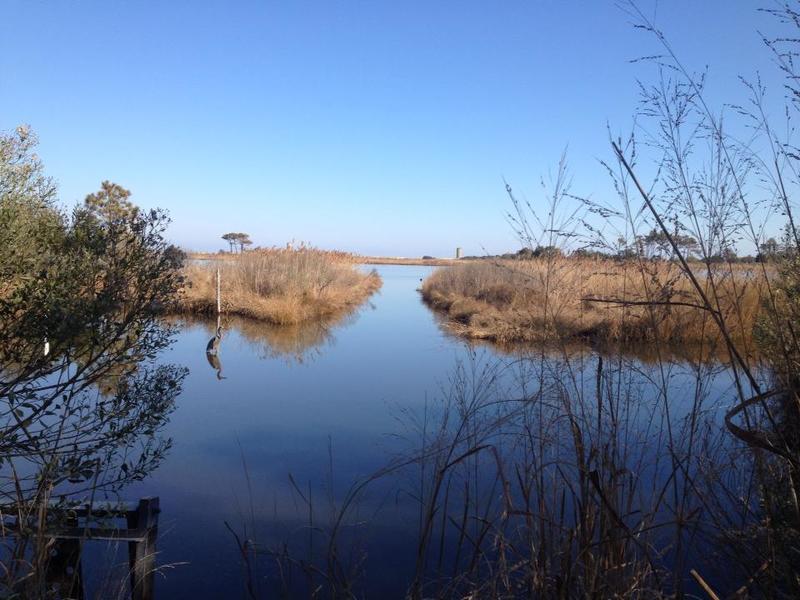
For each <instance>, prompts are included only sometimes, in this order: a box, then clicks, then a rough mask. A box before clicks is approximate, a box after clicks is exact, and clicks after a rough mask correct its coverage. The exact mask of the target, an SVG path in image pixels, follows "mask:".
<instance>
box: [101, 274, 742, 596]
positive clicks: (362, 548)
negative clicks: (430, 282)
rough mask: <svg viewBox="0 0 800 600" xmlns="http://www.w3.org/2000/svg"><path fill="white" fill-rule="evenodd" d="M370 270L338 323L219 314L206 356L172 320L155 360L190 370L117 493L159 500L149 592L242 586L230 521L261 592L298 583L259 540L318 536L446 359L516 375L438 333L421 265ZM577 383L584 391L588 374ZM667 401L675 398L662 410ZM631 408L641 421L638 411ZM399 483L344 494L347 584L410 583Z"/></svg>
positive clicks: (425, 403) (406, 518) (412, 522)
mask: <svg viewBox="0 0 800 600" xmlns="http://www.w3.org/2000/svg"><path fill="white" fill-rule="evenodd" d="M378 271H379V273H380V275H381V277H382V278H383V288H382V289H381V291H380V292H379V293H378V294H376V295H375V296H374V297H373V298H372V299H371V300H370V301H369V302H368V304H366V305H364V306H363V307H362V308H361V309H360V310H359V311H358V312H357V313H356V314H353V315H351V316H350V317H347V318H345V319H343V320H341V321H340V322H337V323H332V324H326V325H321V324H315V325H309V326H304V327H298V328H289V329H285V328H276V327H271V326H267V325H263V324H256V323H252V322H243V321H237V320H228V321H225V322H224V324H225V325H226V329H225V331H224V336H223V339H222V343H221V349H220V352H219V357H218V358H219V362H218V363H215V364H211V363H210V362H209V361H208V360H207V357H206V354H205V349H206V344H207V343H208V341H209V338H210V337H211V335H213V331H214V324H213V323H211V322H207V323H206V322H185V323H183V324H182V329H181V332H180V334H179V335H178V337H177V340H176V343H175V345H174V346H173V348H172V349H171V350H170V351H169V352H168V353H167V354H166V355H165V356H163V357H162V359H163V361H165V362H170V363H175V364H181V365H185V366H187V367H188V368H189V370H190V374H189V376H188V378H187V380H186V382H185V385H184V390H183V393H182V395H181V396H180V399H179V401H178V405H177V407H176V409H175V410H174V412H173V413H172V415H171V417H170V420H169V423H168V425H167V426H166V428H165V429H164V431H163V432H162V435H163V436H165V437H169V438H171V439H172V447H171V449H170V451H169V453H168V454H167V455H166V457H165V458H164V460H163V461H162V463H161V465H160V467H159V468H158V469H156V470H155V471H154V472H153V473H151V474H150V476H149V477H147V478H146V479H145V480H144V481H142V482H139V483H137V484H135V485H132V486H130V487H128V488H126V489H125V490H124V492H123V495H124V496H125V497H126V498H128V499H133V498H137V497H141V496H146V495H154V496H159V498H160V505H161V510H162V512H161V514H160V521H159V538H158V551H159V555H158V564H159V565H161V567H160V574H161V576H158V577H157V583H156V585H157V597H158V598H170V599H175V598H192V599H200V598H230V597H248V596H247V593H246V592H245V581H246V579H247V574H246V569H245V566H244V562H243V560H242V554H241V553H240V551H239V547H237V539H236V536H235V535H234V532H235V533H236V534H237V535H238V536H239V543H242V542H244V541H245V540H248V541H247V544H249V546H248V547H249V548H257V549H259V552H260V553H259V554H254V555H253V556H255V557H256V558H257V560H259V561H261V562H262V565H261V567H260V568H259V569H258V570H257V572H258V575H257V579H258V581H257V584H258V586H259V593H260V594H262V596H263V597H273V595H272V594H274V593H276V592H275V590H278V589H280V588H281V587H288V588H289V589H300V588H296V586H300V587H302V585H304V583H303V582H302V581H300V582H293V581H290V582H288V583H287V582H285V581H284V582H281V572H280V570H279V569H278V568H277V566H275V567H274V568H273V567H270V566H269V565H271V564H273V563H275V564H277V563H276V561H272V560H271V558H270V556H269V554H268V552H269V551H270V549H274V548H276V547H280V545H281V541H282V540H285V541H287V542H289V547H290V548H292V549H293V552H295V553H297V554H300V556H298V557H297V558H298V559H300V560H303V559H306V558H308V557H307V556H304V555H303V553H304V552H307V551H308V548H309V545H310V546H311V547H315V546H316V545H324V543H325V538H324V536H325V533H324V530H325V526H327V525H328V524H329V523H328V521H327V519H328V518H329V517H328V515H329V514H330V513H331V512H332V511H331V510H330V509H331V508H334V509H335V508H338V503H340V502H341V500H342V498H343V497H345V496H346V493H347V491H348V489H349V488H350V486H351V485H352V484H353V482H356V481H359V480H362V479H364V478H365V477H368V476H369V475H370V474H372V473H374V472H375V471H377V470H379V469H380V468H381V467H382V466H383V465H385V464H387V463H388V462H389V461H390V460H392V459H393V458H395V457H397V456H398V455H399V454H401V453H402V452H404V451H407V450H408V449H409V448H410V447H412V446H413V445H414V443H415V441H416V440H417V439H418V437H415V436H417V433H416V430H415V424H417V425H418V424H419V423H421V422H423V421H424V418H425V417H424V415H426V414H429V413H430V411H431V409H430V407H431V406H433V405H435V402H436V399H437V398H441V397H444V396H446V395H447V394H448V390H450V389H451V387H452V381H451V380H452V378H453V374H454V372H455V370H456V367H457V365H459V364H461V365H462V367H463V365H465V364H467V365H472V366H468V367H467V369H469V368H475V367H474V365H475V363H476V362H477V363H480V365H484V367H480V368H485V365H487V364H491V363H492V362H493V361H495V360H498V361H501V362H502V363H503V364H504V365H505V366H504V370H505V371H504V372H505V373H506V374H507V378H508V379H509V381H510V380H511V379H514V378H515V377H516V376H518V375H519V374H520V373H522V371H523V370H524V367H523V366H520V365H519V364H517V362H518V361H516V360H515V359H514V358H513V357H511V358H509V357H508V356H503V355H501V354H499V353H495V352H494V351H493V350H492V349H491V348H488V347H485V346H484V347H481V348H480V349H479V350H477V351H473V350H471V349H470V347H469V346H468V345H466V344H465V343H463V342H461V341H459V340H457V339H455V338H453V337H451V336H448V335H446V334H444V333H443V331H442V329H441V328H440V327H439V325H438V323H437V318H436V316H435V315H434V314H433V313H432V312H431V311H430V310H429V309H428V308H427V307H426V306H425V305H424V304H423V303H422V302H421V300H420V296H419V293H418V292H417V288H418V287H419V286H420V281H421V279H422V278H424V277H425V276H427V274H428V273H429V272H430V269H429V268H426V267H413V266H383V267H379V268H378ZM590 354H591V353H590ZM476 355H477V358H476ZM636 376H637V377H641V379H642V386H641V390H642V391H641V394H642V398H643V399H645V398H647V396H648V393H649V392H647V391H646V386H645V383H646V381H647V380H648V378H652V376H653V374H652V369H650V368H649V367H646V366H642V372H641V375H636ZM660 376H662V377H663V376H664V372H663V370H661V371H660ZM666 377H667V378H668V379H669V381H670V386H672V389H674V390H675V394H674V397H675V398H678V399H679V398H680V395H681V391H680V390H681V386H684V387H685V388H686V390H687V391H686V395H687V398H694V397H696V396H697V394H696V389H695V387H696V386H695V383H694V381H695V379H693V374H692V372H691V369H689V368H688V367H684V366H681V365H680V364H674V365H671V366H670V367H669V370H668V372H667V374H666ZM586 385H587V386H590V387H591V386H594V383H593V381H592V380H591V378H589V380H588V381H587V382H586ZM708 385H709V388H708V390H706V391H705V392H704V394H705V395H707V396H713V397H714V398H717V399H724V398H725V397H726V395H727V394H728V386H729V378H728V377H727V375H726V372H725V371H724V369H721V370H717V371H716V372H715V373H713V376H712V377H711V379H709V383H708ZM511 387H514V386H513V385H512V384H511V383H509V389H510V388H511ZM688 401H689V400H687V402H688ZM680 404H681V403H680V401H679V400H677V401H675V406H676V408H675V409H673V410H680ZM426 407H427V410H426ZM717 409H718V406H717V404H712V405H710V406H709V408H708V410H711V411H713V410H717ZM641 419H642V427H643V428H646V427H648V426H649V425H648V424H647V423H645V421H646V420H647V419H652V413H647V412H646V413H645V414H643V415H642V416H641ZM654 477H657V474H654ZM408 483H409V482H407V481H402V480H398V479H392V478H388V479H382V480H379V481H378V482H376V483H375V484H373V486H372V487H371V488H370V490H369V493H366V494H363V495H361V496H359V500H358V502H359V503H360V504H359V506H358V507H357V511H356V512H357V514H358V518H357V519H355V521H358V531H357V532H355V533H353V532H350V534H352V535H351V538H352V539H350V540H349V543H350V544H351V546H352V548H353V552H363V555H364V558H363V560H362V567H361V568H362V571H363V573H365V574H366V576H367V577H366V580H367V583H366V584H365V587H363V588H361V589H362V590H365V591H366V593H367V594H368V597H378V595H379V594H383V595H385V597H401V596H402V594H403V592H404V591H405V589H406V586H407V585H408V583H409V582H408V577H409V576H410V574H411V573H412V571H413V567H414V560H415V543H416V538H417V531H418V525H419V506H418V503H417V502H416V501H415V500H414V499H413V497H412V494H411V492H410V491H409V490H411V489H413V485H411V484H409V485H405V484H408ZM308 499H311V501H312V502H311V503H312V505H313V506H314V508H313V510H312V511H309V508H308V503H307V500H308ZM309 515H311V517H310V518H311V522H309ZM318 519H319V520H322V522H318V521H317V520H318ZM350 534H348V535H350ZM87 550H88V551H89V552H91V554H90V555H89V556H91V555H94V556H95V558H96V560H97V561H98V562H105V563H108V562H109V561H111V562H113V561H117V562H118V563H124V562H125V560H126V556H127V555H126V549H125V548H119V549H118V550H117V552H116V555H115V556H112V557H111V558H109V554H108V549H107V548H98V549H95V550H92V549H91V548H88V547H87ZM85 562H87V563H88V562H89V557H88V556H87V560H86V561H85ZM264 565H267V566H266V567H265V566H264ZM92 570H95V571H96V572H98V573H99V571H100V570H99V569H92Z"/></svg>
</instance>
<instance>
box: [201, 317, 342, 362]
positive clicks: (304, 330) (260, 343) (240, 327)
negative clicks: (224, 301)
mask: <svg viewBox="0 0 800 600" xmlns="http://www.w3.org/2000/svg"><path fill="white" fill-rule="evenodd" d="M353 316H354V315H353V313H339V314H336V315H329V316H327V317H323V318H319V319H313V320H308V321H303V322H301V323H295V324H293V325H275V324H273V323H268V322H265V321H258V320H256V319H247V318H244V317H235V316H232V317H225V319H224V321H223V326H224V329H225V330H226V331H236V332H237V333H238V334H239V335H241V336H242V337H243V338H244V339H246V340H247V341H248V342H250V343H251V344H253V345H255V346H257V347H258V348H259V349H260V351H261V352H262V353H263V354H264V355H265V356H267V357H271V358H286V359H288V360H290V361H293V362H298V363H303V362H306V361H308V360H309V359H310V358H311V357H312V356H313V355H314V353H315V352H318V351H319V350H320V349H321V348H322V347H324V346H325V345H327V344H331V343H332V342H333V339H334V338H333V333H332V331H333V329H334V328H335V327H337V326H340V325H343V324H345V323H347V322H348V321H349V320H350V319H352V318H353ZM189 322H190V323H193V324H194V323H197V324H200V325H202V326H203V328H204V329H205V330H206V332H207V333H208V335H214V332H215V331H216V322H215V321H213V320H210V319H208V320H206V319H197V320H195V319H192V320H190V321H189Z"/></svg>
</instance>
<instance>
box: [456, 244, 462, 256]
mask: <svg viewBox="0 0 800 600" xmlns="http://www.w3.org/2000/svg"><path fill="white" fill-rule="evenodd" d="M456 258H461V246H459V247H458V248H456Z"/></svg>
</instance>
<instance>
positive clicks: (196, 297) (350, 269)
mask: <svg viewBox="0 0 800 600" xmlns="http://www.w3.org/2000/svg"><path fill="white" fill-rule="evenodd" d="M212 256H214V255H212ZM222 256H225V260H220V261H217V260H214V264H198V262H197V261H198V260H202V259H199V258H197V256H196V255H190V260H191V259H194V260H195V262H194V263H191V262H189V263H188V264H187V265H186V267H185V268H184V277H185V280H186V283H185V285H184V288H183V292H182V294H181V298H180V301H179V303H178V313H180V314H194V315H214V314H216V311H217V300H216V272H217V268H219V270H220V277H221V297H222V312H223V313H224V314H226V315H235V316H239V317H246V318H250V319H257V320H260V321H265V322H268V323H273V324H276V325H296V324H298V323H303V322H307V321H312V320H316V319H322V318H327V317H332V316H336V315H343V314H345V313H347V312H349V311H352V310H354V309H355V308H356V307H358V306H359V305H361V304H362V303H363V302H364V301H365V300H366V299H367V298H369V297H370V296H371V295H372V294H373V293H375V292H376V291H377V290H378V289H380V287H381V285H382V282H381V278H380V276H378V274H377V273H376V272H375V271H374V270H373V271H371V272H369V273H365V272H362V271H361V270H359V269H358V266H357V263H356V262H354V261H353V260H352V259H351V258H350V256H349V255H348V254H346V253H342V252H335V251H326V250H319V249H317V248H312V247H309V246H305V245H302V246H299V247H297V248H292V247H287V248H266V249H257V250H251V251H248V252H244V253H241V254H230V255H225V254H222Z"/></svg>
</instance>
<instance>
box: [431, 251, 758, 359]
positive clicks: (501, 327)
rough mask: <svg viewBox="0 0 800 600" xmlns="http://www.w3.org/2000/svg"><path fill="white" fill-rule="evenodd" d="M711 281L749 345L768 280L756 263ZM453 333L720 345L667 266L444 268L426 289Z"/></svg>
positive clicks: (694, 299)
mask: <svg viewBox="0 0 800 600" xmlns="http://www.w3.org/2000/svg"><path fill="white" fill-rule="evenodd" d="M705 269H706V266H705V265H703V268H702V269H699V272H700V275H699V276H700V278H701V280H702V283H703V285H705V286H707V287H708V285H709V281H711V279H710V278H709V276H708V274H709V273H711V275H712V277H713V281H714V284H715V286H716V287H717V290H716V291H717V294H716V296H715V298H716V299H717V302H718V307H717V308H718V309H719V310H720V312H721V313H722V314H723V316H724V317H725V319H726V322H730V323H731V324H732V326H731V330H732V332H733V333H734V335H735V336H736V337H737V338H738V339H742V340H745V341H746V340H749V339H750V337H751V332H752V329H753V325H754V323H755V321H756V319H757V317H758V314H759V308H760V306H761V299H762V296H763V293H764V287H765V280H764V278H763V276H762V273H761V272H757V271H756V267H755V266H753V265H738V264H720V265H710V266H708V267H707V271H706V273H705V276H704V275H703V270H705ZM422 296H423V298H424V300H425V301H426V302H427V303H428V305H430V306H432V307H434V308H436V309H440V310H441V311H443V312H444V313H445V315H446V317H447V318H446V326H447V328H448V329H450V330H451V331H453V332H455V333H458V334H461V335H464V336H466V337H470V338H476V339H489V340H493V341H498V342H504V343H508V342H541V341H548V340H553V339H559V340H564V339H566V338H587V339H590V340H593V341H598V342H651V341H669V342H683V343H700V342H703V341H704V340H716V339H718V336H719V331H718V329H717V328H716V327H714V326H713V325H714V324H713V320H712V319H711V316H710V314H709V312H708V311H706V310H703V309H702V307H701V301H700V299H699V298H698V295H697V292H696V291H695V290H694V289H693V288H692V286H691V283H690V282H689V280H688V279H687V278H686V277H685V276H684V274H683V273H682V272H681V270H680V268H679V266H678V265H677V264H675V263H673V262H670V261H666V260H664V261H647V260H629V261H616V260H611V259H608V260H604V259H599V258H576V257H551V258H536V259H531V260H516V261H509V260H485V261H474V262H468V263H460V264H458V265H457V266H454V267H452V268H448V269H439V270H437V271H435V272H434V273H433V274H432V275H431V276H430V277H428V278H427V279H426V280H425V282H424V283H423V286H422Z"/></svg>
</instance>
